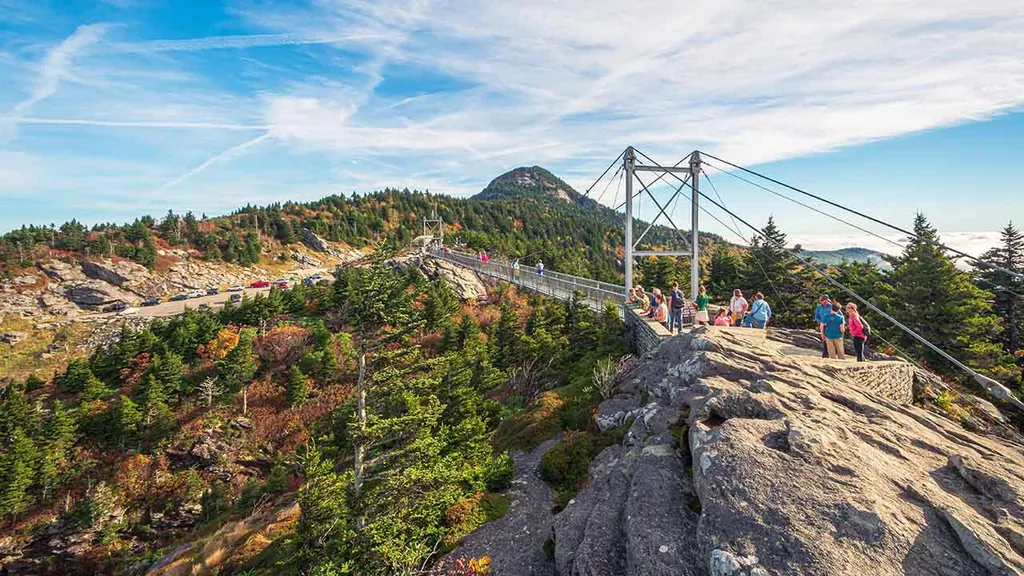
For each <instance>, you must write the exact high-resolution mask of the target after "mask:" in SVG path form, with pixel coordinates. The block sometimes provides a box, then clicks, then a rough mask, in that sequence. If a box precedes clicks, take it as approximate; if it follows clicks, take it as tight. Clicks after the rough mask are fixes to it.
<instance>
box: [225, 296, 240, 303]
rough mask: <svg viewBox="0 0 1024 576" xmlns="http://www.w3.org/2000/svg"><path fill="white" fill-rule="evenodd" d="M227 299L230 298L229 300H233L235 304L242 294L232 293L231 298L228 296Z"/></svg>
mask: <svg viewBox="0 0 1024 576" xmlns="http://www.w3.org/2000/svg"><path fill="white" fill-rule="evenodd" d="M228 300H230V301H231V302H234V303H236V304H237V303H238V302H241V301H242V295H241V294H232V295H231V298H228Z"/></svg>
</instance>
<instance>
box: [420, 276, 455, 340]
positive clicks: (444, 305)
mask: <svg viewBox="0 0 1024 576" xmlns="http://www.w3.org/2000/svg"><path fill="white" fill-rule="evenodd" d="M459 308H460V304H459V297H458V295H456V294H455V291H454V290H452V287H451V286H449V285H448V282H446V281H444V280H441V279H437V280H434V281H432V282H430V283H429V284H428V285H427V297H426V298H425V299H424V300H423V320H424V326H425V328H426V329H427V331H429V332H433V331H435V330H437V329H439V328H442V327H443V326H444V325H445V324H447V323H448V322H449V320H451V318H452V316H454V315H455V314H456V313H457V312H458V311H459Z"/></svg>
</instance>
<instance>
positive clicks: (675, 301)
mask: <svg viewBox="0 0 1024 576" xmlns="http://www.w3.org/2000/svg"><path fill="white" fill-rule="evenodd" d="M669 300H670V302H671V305H670V306H669V310H668V331H669V333H670V334H671V333H672V328H673V327H674V328H675V329H676V331H678V332H679V333H680V334H682V332H683V308H685V307H686V297H685V296H683V291H682V290H680V289H679V282H673V283H672V291H671V292H669Z"/></svg>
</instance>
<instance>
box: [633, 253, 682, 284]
mask: <svg viewBox="0 0 1024 576" xmlns="http://www.w3.org/2000/svg"><path fill="white" fill-rule="evenodd" d="M673 268H674V266H673V263H672V259H671V258H669V257H667V256H650V257H647V258H644V259H643V260H641V261H640V266H639V269H640V276H641V278H642V279H643V285H644V286H645V290H647V291H648V292H650V291H651V290H653V289H654V288H658V289H660V290H662V291H665V290H667V289H668V288H671V287H672V282H674V281H675V275H674V272H673Z"/></svg>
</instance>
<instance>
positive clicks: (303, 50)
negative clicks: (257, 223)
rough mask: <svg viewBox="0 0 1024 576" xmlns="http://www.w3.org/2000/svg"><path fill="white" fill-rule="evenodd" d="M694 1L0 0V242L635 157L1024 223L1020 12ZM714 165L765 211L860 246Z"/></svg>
mask: <svg viewBox="0 0 1024 576" xmlns="http://www.w3.org/2000/svg"><path fill="white" fill-rule="evenodd" d="M691 4H693V5H687V6H686V7H685V9H683V8H682V7H681V6H680V4H679V3H678V2H677V1H671V0H666V1H661V0H644V1H639V0H638V1H634V2H621V1H618V0H616V1H612V0H562V1H559V2H550V1H533V0H522V1H519V2H496V1H480V0H477V1H471V0H447V1H443V0H437V1H432V0H412V1H406V2H402V1H395V0H314V1H312V2H275V1H273V0H261V1H258V2H257V1H250V0H239V1H226V2H219V1H216V0H204V1H199V0H177V1H175V2H167V1H165V2H159V1H155V0H93V1H85V0H0V201H2V206H3V208H4V209H3V210H0V230H9V229H12V228H15V227H17V226H20V225H21V224H25V223H36V224H49V223H51V222H56V223H57V224H59V223H60V222H63V221H64V220H67V219H70V218H77V219H79V220H80V221H84V222H87V223H95V222H102V221H118V222H121V221H126V220H131V219H133V218H135V217H136V216H138V215H140V214H145V213H148V214H152V215H155V216H159V215H161V214H163V213H165V212H166V211H167V210H168V209H169V208H170V209H174V210H175V211H176V212H184V211H186V210H192V211H194V212H195V213H197V214H200V213H206V214H209V215H215V214H221V213H225V212H228V211H230V210H232V209H233V208H236V207H238V206H241V205H245V204H247V203H253V204H262V203H269V202H276V201H284V200H289V199H290V200H309V199H315V198H319V197H322V196H325V195H328V194H334V193H346V194H348V193H352V192H359V193H365V192H370V191H373V190H376V189H380V188H383V187H385V186H391V187H399V188H402V187H409V188H418V189H421V190H422V189H428V190H430V191H432V192H438V193H446V194H451V195H456V196H466V195H471V194H473V193H476V192H478V191H479V190H480V189H482V188H483V187H484V186H486V184H487V182H488V181H490V179H491V178H493V177H495V176H497V175H498V174H501V173H502V172H505V171H507V170H509V169H512V168H514V167H516V166H520V165H535V164H537V165H542V166H545V167H547V168H549V169H550V170H552V171H553V172H554V173H556V174H557V175H559V176H561V177H562V178H563V179H565V180H566V181H568V182H569V183H570V184H572V185H574V186H575V187H577V188H578V189H581V190H583V189H586V188H588V187H589V186H590V185H591V183H592V182H593V181H594V179H595V178H597V176H598V175H599V174H600V173H601V171H602V170H604V168H605V166H607V165H608V163H609V162H611V161H612V160H613V159H614V158H615V157H616V156H617V155H618V154H619V152H621V151H622V150H623V149H624V148H625V147H626V146H628V145H632V146H635V147H636V148H637V149H639V150H642V151H643V152H645V153H646V154H648V155H650V156H651V157H652V158H654V159H656V160H657V161H659V162H665V163H671V162H675V161H677V160H678V159H679V158H681V157H683V156H685V155H686V154H688V153H689V152H690V151H692V150H694V149H700V150H702V151H705V152H709V153H711V154H714V155H715V156H718V157H720V158H723V159H726V160H730V161H732V162H734V163H737V164H741V165H745V166H750V167H754V168H756V169H757V170H758V171H760V172H764V173H766V174H769V175H771V176H773V177H775V178H777V179H779V180H782V181H785V182H787V183H790V184H793V185H795V186H799V187H802V188H805V189H808V190H810V191H813V192H815V193H818V194H821V195H824V196H827V197H829V198H832V199H835V200H838V201H841V202H843V203H844V204H848V205H850V206H852V207H855V208H858V209H862V210H864V211H866V212H868V213H871V214H873V215H877V216H880V217H884V218H885V219H887V220H891V221H893V222H894V223H897V224H899V225H901V226H904V227H909V226H910V223H911V219H912V218H913V215H914V214H915V213H916V212H918V211H920V212H923V213H925V214H926V215H927V216H928V217H929V218H930V219H931V221H932V222H933V224H935V225H936V226H937V227H938V228H939V229H940V230H941V231H943V232H944V233H947V234H953V233H957V234H959V235H960V236H964V237H971V236H970V234H966V233H977V234H985V233H991V232H993V231H995V230H998V229H999V228H1001V227H1003V226H1004V225H1005V224H1006V223H1007V222H1008V221H1009V220H1010V219H1015V220H1016V221H1017V222H1018V223H1020V222H1024V186H1022V185H1021V182H1022V181H1024V58H1021V56H1020V55H1021V54H1022V53H1024V1H1022V0H975V1H973V2H968V3H965V2H960V1H957V2H953V1H951V0H933V1H930V2H926V3H921V2H918V1H914V2H911V1H907V0H867V1H856V2H849V1H847V2H832V1H825V2H801V1H798V0H772V1H764V2H743V1H737V0H721V1H718V2H703V3H691ZM709 164H710V162H709ZM719 167H724V166H719ZM705 170H706V172H707V173H708V178H707V179H705V182H703V183H702V184H703V190H705V191H707V190H708V188H710V186H711V184H713V185H714V190H715V191H716V193H717V194H719V195H720V196H721V198H722V200H723V202H724V203H725V204H726V206H727V207H729V208H730V209H731V210H734V211H735V212H737V214H740V215H741V216H742V217H743V218H744V219H747V220H748V221H750V222H753V223H757V224H759V225H760V224H763V223H764V222H765V221H766V220H767V218H768V217H769V215H771V216H773V217H774V218H775V219H776V220H777V222H778V223H779V224H780V226H781V227H782V228H783V230H785V231H787V232H788V233H790V234H791V236H792V237H793V238H800V239H802V240H804V241H808V240H809V241H812V242H814V241H819V240H821V239H825V238H842V239H843V241H844V242H845V241H848V240H849V239H850V238H853V239H854V240H856V239H858V238H863V234H862V233H861V232H859V231H857V230H855V229H850V228H847V227H845V226H844V225H842V224H840V223H838V222H835V221H833V220H831V219H829V218H827V217H825V216H822V215H820V214H816V213H814V212H810V211H809V210H807V209H805V208H802V207H800V206H797V205H795V204H793V203H791V202H789V201H788V200H785V199H782V198H779V197H776V196H773V195H771V194H769V193H768V192H765V191H763V190H759V189H756V188H752V187H751V186H750V185H748V184H746V183H743V182H740V181H739V180H737V179H735V178H733V177H732V176H730V175H729V174H727V173H724V172H720V171H718V169H717V167H715V166H714V165H709V166H706V167H705ZM668 182H669V181H668V180H665V181H663V182H662V184H665V185H661V186H656V187H654V188H653V189H652V192H653V193H654V194H655V195H656V196H657V197H658V198H659V199H660V201H661V202H663V203H664V202H665V201H667V200H668V198H669V197H670V196H671V194H672V190H671V189H669V188H668V186H667V183H668ZM606 183H607V181H606V182H602V183H601V184H600V185H599V186H598V187H596V188H595V191H594V194H598V193H599V190H601V189H603V188H604V186H605V184H606ZM616 191H618V194H619V201H621V198H622V191H621V190H618V189H617V186H616V183H612V185H611V186H609V187H608V190H607V193H606V195H605V197H603V198H602V201H603V202H604V203H606V204H616V201H615V199H614V194H615V192H616ZM680 204H683V207H679V206H675V209H676V210H677V211H676V212H675V214H676V216H675V217H674V218H673V220H675V221H676V223H677V224H679V225H680V227H683V228H686V227H689V221H688V218H687V217H686V215H687V214H688V213H689V212H688V210H687V209H686V206H685V200H684V201H682V202H680ZM652 206H653V201H648V202H647V203H646V204H641V205H640V206H639V207H638V208H639V213H640V215H641V216H645V217H648V218H650V217H653V216H654V214H655V212H654V211H653V209H652ZM709 209H713V208H711V207H709ZM717 215H718V216H719V217H720V218H721V219H722V220H723V221H724V222H725V223H726V224H731V221H730V220H729V218H728V217H727V216H725V215H724V214H722V213H721V212H720V211H718V214H717ZM701 228H702V229H707V230H712V231H715V232H719V233H727V228H728V226H726V225H721V224H719V223H718V222H715V221H713V220H711V219H710V218H705V219H704V221H703V222H702V224H701ZM873 230H875V231H876V232H879V233H882V232H886V233H887V232H888V231H884V230H882V229H879V228H878V227H877V226H876V227H875V228H873ZM729 234H731V233H729ZM836 242H839V240H836ZM861 244H863V243H861ZM823 247H831V246H823Z"/></svg>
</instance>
